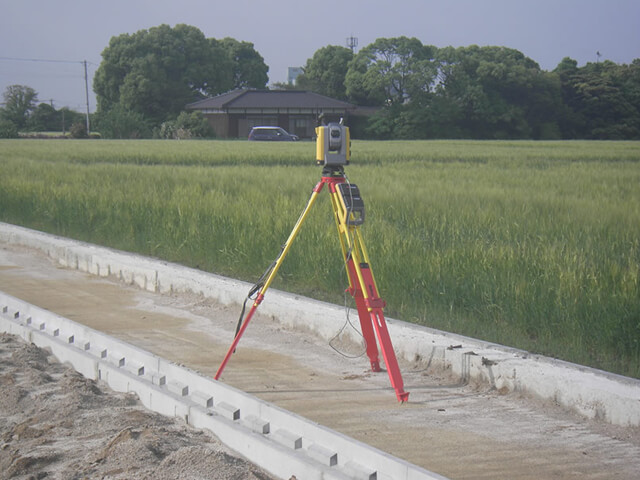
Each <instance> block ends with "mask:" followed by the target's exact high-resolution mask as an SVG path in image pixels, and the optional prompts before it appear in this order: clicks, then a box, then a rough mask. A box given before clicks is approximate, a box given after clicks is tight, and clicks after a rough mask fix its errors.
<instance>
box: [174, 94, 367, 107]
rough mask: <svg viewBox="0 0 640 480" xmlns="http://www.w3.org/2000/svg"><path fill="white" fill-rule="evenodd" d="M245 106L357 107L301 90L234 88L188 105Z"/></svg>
mask: <svg viewBox="0 0 640 480" xmlns="http://www.w3.org/2000/svg"><path fill="white" fill-rule="evenodd" d="M244 108H312V109H322V108H327V109H328V108H332V109H345V110H351V109H353V108H355V105H352V104H350V103H347V102H343V101H341V100H336V99H335V98H330V97H325V96H324V95H320V94H317V93H313V92H306V91H301V90H234V91H232V92H228V93H223V94H222V95H218V96H216V97H212V98H206V99H204V100H200V101H199V102H195V103H190V104H189V105H187V109H189V110H204V109H216V110H229V109H244Z"/></svg>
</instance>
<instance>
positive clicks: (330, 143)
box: [316, 119, 351, 171]
mask: <svg viewBox="0 0 640 480" xmlns="http://www.w3.org/2000/svg"><path fill="white" fill-rule="evenodd" d="M350 158H351V136H350V134H349V127H346V126H345V125H344V124H343V123H342V119H341V120H340V123H336V122H332V123H329V124H328V125H320V126H318V127H316V164H317V165H324V166H325V168H326V167H335V166H340V167H342V165H349V159H350ZM323 171H324V170H323Z"/></svg>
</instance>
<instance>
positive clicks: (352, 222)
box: [214, 121, 409, 402]
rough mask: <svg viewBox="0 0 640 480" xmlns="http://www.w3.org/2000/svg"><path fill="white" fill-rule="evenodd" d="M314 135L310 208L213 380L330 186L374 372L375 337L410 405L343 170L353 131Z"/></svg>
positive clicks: (256, 290) (335, 126) (358, 204)
mask: <svg viewBox="0 0 640 480" xmlns="http://www.w3.org/2000/svg"><path fill="white" fill-rule="evenodd" d="M316 135H317V139H316V163H317V165H323V170H322V178H321V179H320V181H319V182H318V184H317V185H316V186H315V187H314V189H313V191H312V193H311V197H310V198H309V201H308V203H307V206H306V207H305V209H304V211H303V212H302V214H301V215H300V217H299V218H298V221H297V222H296V224H295V226H294V227H293V230H292V231H291V234H290V235H289V238H288V239H287V241H286V243H285V244H284V245H282V248H281V250H280V253H279V255H278V257H277V258H276V259H275V260H274V262H273V263H272V264H271V265H270V266H269V267H268V268H267V270H266V271H265V272H264V274H263V275H262V277H260V280H258V282H257V283H256V284H255V285H254V286H253V288H252V289H251V290H250V292H249V294H248V295H247V299H246V300H245V303H244V305H243V307H242V313H241V314H240V319H239V321H238V326H237V329H236V334H235V337H234V340H233V343H232V344H231V347H230V348H229V350H228V352H227V354H226V356H225V357H224V360H223V361H222V363H221V364H220V367H219V368H218V371H217V373H216V375H215V377H214V378H215V379H216V380H218V379H219V378H220V375H221V374H222V371H223V370H224V368H225V366H226V365H227V362H228V361H229V359H230V357H231V355H232V354H233V352H234V351H235V349H236V347H237V345H238V342H239V341H240V338H241V337H242V335H243V334H244V332H245V330H246V329H247V326H248V325H249V322H250V321H251V318H252V317H253V314H254V313H255V311H256V309H257V308H258V306H259V305H260V304H261V303H262V301H263V299H264V296H265V293H266V291H267V290H268V289H269V287H270V286H271V282H273V280H274V278H275V276H276V274H277V272H278V269H279V268H280V265H282V262H283V261H284V259H285V257H286V256H287V253H288V252H289V249H290V248H291V245H292V244H293V241H294V240H295V238H296V236H297V235H298V233H299V232H300V229H301V228H302V224H303V223H304V221H305V219H306V218H307V215H308V214H309V212H310V211H311V207H313V204H314V203H315V201H316V198H317V197H318V195H319V194H320V192H321V191H322V189H323V187H324V186H325V185H327V186H328V189H329V194H330V196H331V206H332V208H333V214H334V219H335V222H336V227H337V229H338V235H339V238H340V246H341V248H342V255H343V259H344V263H345V268H346V271H347V274H348V276H349V288H348V289H347V290H346V291H347V292H349V294H351V296H352V297H353V298H354V299H355V303H356V308H357V310H358V317H359V319H360V328H361V330H362V336H363V338H364V341H365V344H366V353H367V356H368V357H369V362H370V363H371V370H372V371H374V372H380V371H381V368H380V362H379V359H378V347H377V343H376V336H377V340H378V342H379V344H380V349H381V350H382V356H383V358H384V363H385V365H386V367H387V373H388V374H389V379H390V381H391V386H392V387H393V389H394V390H395V392H396V397H397V398H398V401H400V402H406V401H407V400H408V399H409V392H405V391H404V384H403V381H402V374H401V373H400V368H399V367H398V361H397V359H396V355H395V352H394V351H393V345H392V343H391V338H390V337H389V331H388V329H387V324H386V321H385V319H384V314H383V308H384V307H385V305H386V303H385V301H384V300H383V299H382V298H380V296H379V295H378V288H377V286H376V282H375V279H374V277H373V272H372V271H371V266H370V262H369V256H368V254H367V250H366V249H365V246H364V242H363V240H362V235H361V233H360V229H359V227H360V226H362V224H363V223H364V219H365V209H364V201H363V200H362V197H361V196H360V191H359V190H358V187H357V186H356V185H354V184H353V183H349V182H348V180H347V179H346V176H345V173H344V165H348V164H349V159H350V157H351V139H350V135H349V128H348V127H346V126H344V125H343V124H342V121H340V123H329V124H328V125H322V126H319V127H317V128H316ZM249 299H251V300H253V301H254V302H253V306H252V307H251V309H250V310H249V312H248V314H247V317H246V319H244V322H243V317H244V312H245V307H246V303H247V300H249Z"/></svg>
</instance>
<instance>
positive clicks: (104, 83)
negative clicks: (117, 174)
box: [93, 24, 233, 124]
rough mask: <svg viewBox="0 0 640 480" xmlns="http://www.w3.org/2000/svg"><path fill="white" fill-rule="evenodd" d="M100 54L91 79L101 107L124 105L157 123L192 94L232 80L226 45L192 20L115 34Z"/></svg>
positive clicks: (211, 90) (219, 89)
mask: <svg viewBox="0 0 640 480" xmlns="http://www.w3.org/2000/svg"><path fill="white" fill-rule="evenodd" d="M102 58H103V60H102V62H101V63H100V67H99V68H98V70H97V71H96V74H95V77H94V81H93V88H94V91H95V92H96V96H97V100H98V111H99V112H106V111H109V110H110V109H112V108H114V107H115V106H116V105H120V106H121V107H122V108H124V109H125V110H131V111H132V112H137V113H139V114H141V115H143V116H144V118H145V119H147V120H149V121H151V122H153V123H154V124H159V123H161V122H162V121H164V120H167V119H172V118H175V117H176V116H177V115H178V114H179V113H180V111H182V109H183V108H184V106H185V105H186V104H187V103H189V102H192V101H193V100H194V98H197V97H202V96H203V95H215V94H218V93H221V92H225V91H227V90H229V89H230V88H231V87H232V86H233V78H232V65H231V60H230V58H229V56H228V55H227V54H226V52H225V51H224V48H223V47H222V46H221V45H220V44H219V42H217V41H213V40H207V39H206V38H205V36H204V34H203V33H202V32H201V31H200V30H199V29H197V28H196V27H192V26H188V25H183V24H181V25H176V26H175V27H174V28H171V27H170V26H168V25H160V26H158V27H153V28H150V29H149V30H140V31H138V32H136V33H134V34H132V35H129V34H123V35H119V36H117V37H112V38H111V40H110V42H109V46H108V47H107V48H105V50H104V51H103V52H102Z"/></svg>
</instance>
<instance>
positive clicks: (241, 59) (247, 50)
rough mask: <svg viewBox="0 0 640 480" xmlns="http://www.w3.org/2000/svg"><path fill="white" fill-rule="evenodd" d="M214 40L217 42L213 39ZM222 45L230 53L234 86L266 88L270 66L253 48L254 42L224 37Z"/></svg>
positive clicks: (227, 53)
mask: <svg viewBox="0 0 640 480" xmlns="http://www.w3.org/2000/svg"><path fill="white" fill-rule="evenodd" d="M211 41H212V42H217V41H216V40H213V39H211ZM219 44H220V47H221V48H222V49H223V50H224V51H225V53H226V55H228V57H229V60H230V61H231V69H232V77H233V79H232V83H233V85H232V88H257V89H264V88H266V87H267V82H268V81H269V76H268V75H267V73H268V72H269V67H268V66H267V65H266V64H265V63H264V58H262V56H261V55H260V54H259V53H258V52H257V51H256V50H255V49H254V48H253V43H249V42H239V41H238V40H236V39H234V38H230V37H227V38H224V39H223V40H221V41H220V42H219Z"/></svg>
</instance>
